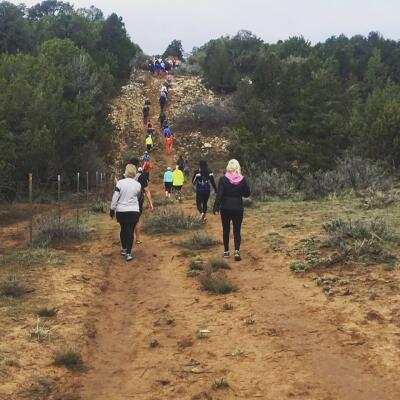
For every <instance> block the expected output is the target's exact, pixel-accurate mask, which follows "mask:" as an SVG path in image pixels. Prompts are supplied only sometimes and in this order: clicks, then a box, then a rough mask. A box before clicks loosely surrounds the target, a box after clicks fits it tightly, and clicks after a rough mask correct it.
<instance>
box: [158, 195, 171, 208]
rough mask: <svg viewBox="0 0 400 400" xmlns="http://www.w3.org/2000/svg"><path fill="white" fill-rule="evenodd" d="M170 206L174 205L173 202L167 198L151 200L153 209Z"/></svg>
mask: <svg viewBox="0 0 400 400" xmlns="http://www.w3.org/2000/svg"><path fill="white" fill-rule="evenodd" d="M172 204H174V202H173V201H172V200H171V199H169V198H165V197H158V198H155V199H153V206H154V207H164V206H170V205H172Z"/></svg>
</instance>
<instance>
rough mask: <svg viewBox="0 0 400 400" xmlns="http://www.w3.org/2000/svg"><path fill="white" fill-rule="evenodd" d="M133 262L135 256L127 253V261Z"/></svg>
mask: <svg viewBox="0 0 400 400" xmlns="http://www.w3.org/2000/svg"><path fill="white" fill-rule="evenodd" d="M132 260H133V256H132V254H130V253H126V261H132Z"/></svg>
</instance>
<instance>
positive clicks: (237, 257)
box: [235, 250, 242, 261]
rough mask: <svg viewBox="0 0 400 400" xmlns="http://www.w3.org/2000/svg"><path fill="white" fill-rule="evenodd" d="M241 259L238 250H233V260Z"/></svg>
mask: <svg viewBox="0 0 400 400" xmlns="http://www.w3.org/2000/svg"><path fill="white" fill-rule="evenodd" d="M241 259H242V258H241V257H240V253H239V250H235V261H240V260H241Z"/></svg>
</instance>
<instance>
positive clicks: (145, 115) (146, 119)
mask: <svg viewBox="0 0 400 400" xmlns="http://www.w3.org/2000/svg"><path fill="white" fill-rule="evenodd" d="M149 115H150V101H149V100H146V101H145V103H144V106H143V123H144V125H147V123H148V122H149Z"/></svg>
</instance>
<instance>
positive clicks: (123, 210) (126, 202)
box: [110, 164, 142, 261]
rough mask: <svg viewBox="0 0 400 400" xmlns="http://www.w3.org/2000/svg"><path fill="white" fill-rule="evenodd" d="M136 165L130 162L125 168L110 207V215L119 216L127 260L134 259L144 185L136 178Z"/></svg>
mask: <svg viewBox="0 0 400 400" xmlns="http://www.w3.org/2000/svg"><path fill="white" fill-rule="evenodd" d="M136 172H137V171H136V167H135V166H134V165H132V164H128V165H127V166H126V168H125V174H124V176H125V179H121V180H119V181H118V182H117V186H116V187H115V192H114V194H113V197H112V201H111V207H110V217H111V218H114V216H116V217H117V221H118V222H119V224H120V225H121V233H120V239H121V247H122V250H121V255H123V256H125V257H126V261H131V260H133V257H132V246H133V232H134V230H135V226H136V224H137V223H138V221H139V216H140V210H139V197H140V196H141V192H142V186H141V185H140V183H139V182H138V181H137V180H136V179H135V177H136Z"/></svg>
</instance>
